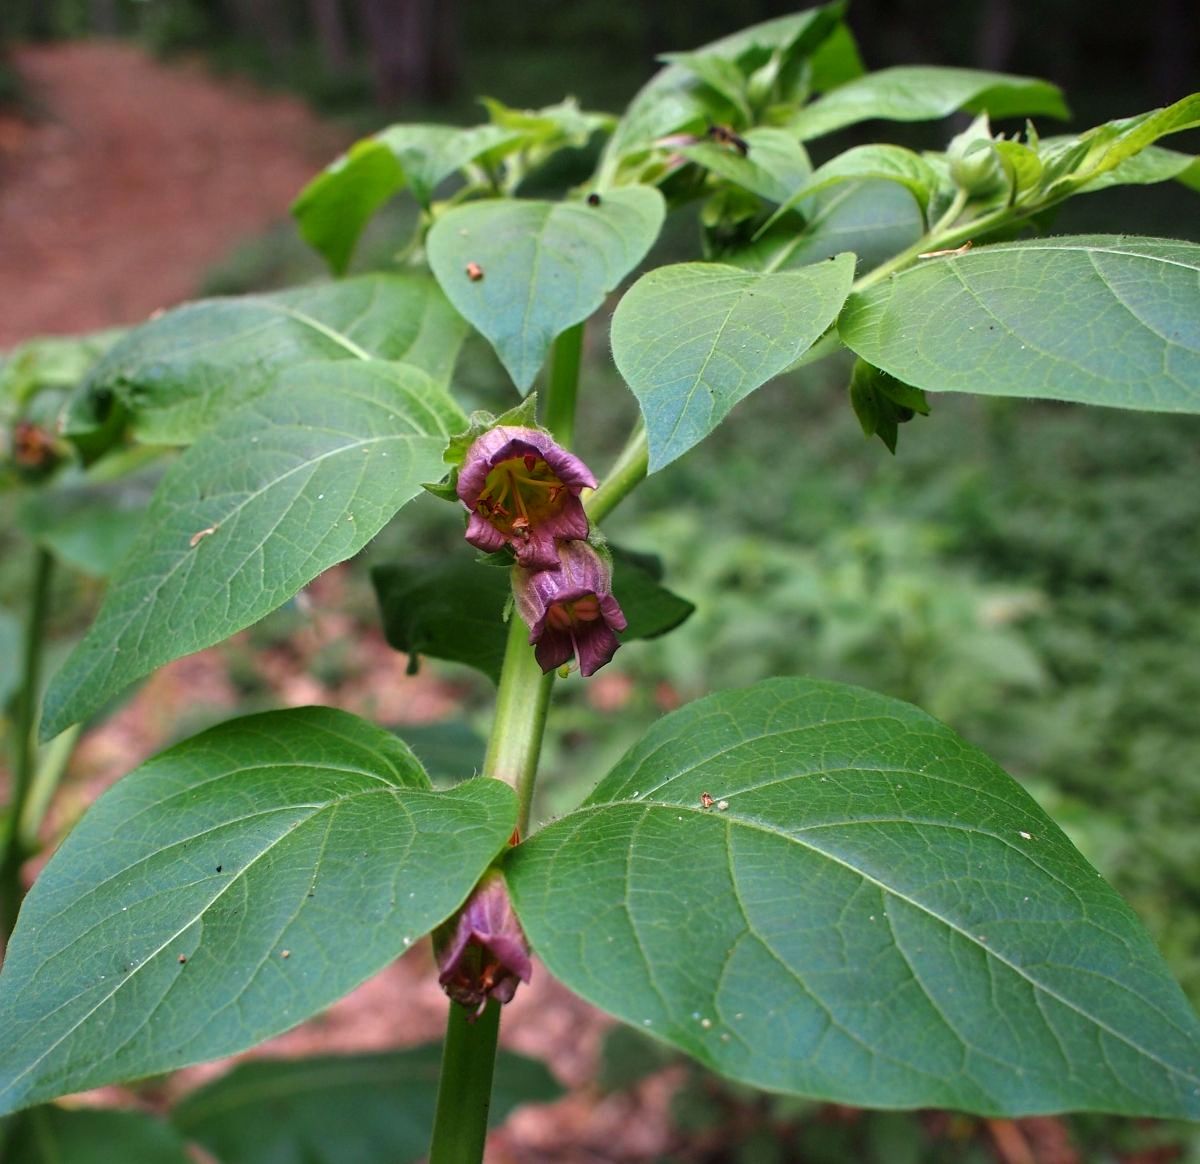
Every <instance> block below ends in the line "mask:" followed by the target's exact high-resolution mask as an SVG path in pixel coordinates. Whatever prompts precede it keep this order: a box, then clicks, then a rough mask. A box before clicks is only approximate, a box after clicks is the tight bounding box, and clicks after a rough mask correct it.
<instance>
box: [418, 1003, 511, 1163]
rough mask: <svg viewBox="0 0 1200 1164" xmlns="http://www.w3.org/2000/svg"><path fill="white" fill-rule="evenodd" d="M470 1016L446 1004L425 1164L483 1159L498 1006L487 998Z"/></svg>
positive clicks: (490, 1100) (466, 1010)
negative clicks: (480, 1011) (482, 1007)
mask: <svg viewBox="0 0 1200 1164" xmlns="http://www.w3.org/2000/svg"><path fill="white" fill-rule="evenodd" d="M473 1017H474V1016H473V1015H472V1013H471V1012H470V1011H469V1010H468V1009H467V1008H466V1007H465V1006H459V1005H458V1004H457V1003H451V1004H450V1018H449V1021H448V1022H447V1023H446V1042H445V1044H444V1045H443V1047H442V1075H441V1081H440V1082H439V1084H438V1097H437V1111H436V1113H435V1115H434V1117H433V1142H432V1144H431V1145H430V1148H429V1164H479V1161H481V1160H482V1159H483V1146H484V1143H485V1141H486V1140H487V1130H488V1108H489V1107H490V1106H491V1102H492V1075H493V1073H494V1071H495V1067H496V1039H497V1037H498V1035H499V1033H500V1004H499V1003H498V1002H496V1001H495V1000H494V999H492V1000H490V1001H489V1002H488V1004H487V1008H486V1009H485V1010H484V1012H483V1014H482V1015H480V1016H479V1018H478V1019H477V1020H476V1021H475V1022H472V1021H471V1019H472V1018H473Z"/></svg>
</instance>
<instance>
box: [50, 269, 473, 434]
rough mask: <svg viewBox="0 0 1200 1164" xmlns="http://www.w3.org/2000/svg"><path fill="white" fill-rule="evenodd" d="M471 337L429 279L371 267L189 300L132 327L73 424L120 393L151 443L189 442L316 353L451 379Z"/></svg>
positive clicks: (88, 421)
mask: <svg viewBox="0 0 1200 1164" xmlns="http://www.w3.org/2000/svg"><path fill="white" fill-rule="evenodd" d="M465 336H466V329H465V328H464V327H463V324H462V320H461V319H459V318H458V316H457V315H456V314H455V312H454V311H453V310H452V308H451V307H450V305H449V304H448V303H447V302H446V300H445V297H444V296H443V295H442V293H441V292H440V291H439V290H438V289H437V286H436V285H435V284H434V283H433V281H432V280H430V279H427V278H424V277H417V276H412V275H363V276H360V277H358V278H355V279H345V280H343V281H341V282H339V283H323V284H317V285H315V286H312V287H301V288H298V289H296V290H293V291H281V292H278V293H276V294H272V295H245V296H241V297H239V298H236V299H205V300H201V301H199V302H197V303H188V304H185V305H184V306H183V307H179V308H176V310H174V311H169V312H167V313H166V314H165V315H163V316H161V317H160V318H158V319H155V320H151V321H150V322H149V323H146V324H143V325H142V326H141V327H139V328H136V329H135V330H134V331H132V332H130V333H129V334H128V335H127V336H126V337H125V339H124V340H122V341H121V342H120V343H118V344H117V345H116V347H114V348H113V349H112V351H110V352H109V353H108V355H107V356H106V357H105V358H104V359H103V360H102V361H101V362H100V364H99V365H98V366H97V367H96V369H95V370H94V371H93V373H92V374H91V376H90V377H89V378H88V382H87V386H86V388H85V391H84V393H83V396H82V398H81V399H79V400H77V401H76V402H75V403H74V406H73V408H72V411H71V415H70V417H69V423H68V430H74V429H77V428H82V429H86V428H87V427H88V426H89V425H92V424H94V423H95V419H94V415H95V414H96V413H98V412H101V411H102V410H103V407H104V401H105V400H106V399H107V398H109V397H111V396H115V397H116V399H117V400H118V401H120V402H121V403H122V404H124V405H126V406H127V407H128V408H129V410H130V412H131V413H132V414H133V424H134V430H135V432H136V433H137V435H138V436H139V438H140V439H142V440H143V441H146V442H147V443H150V444H188V443H190V442H191V441H193V440H195V439H196V437H197V436H199V435H200V433H201V432H203V431H204V430H205V429H207V428H209V427H211V426H212V424H213V423H214V422H215V421H216V420H218V419H219V418H220V417H221V416H223V415H224V414H225V413H227V412H230V411H232V410H233V409H234V408H235V407H237V406H238V405H239V404H241V403H243V402H244V401H246V400H249V399H250V398H252V397H254V396H258V395H261V394H262V393H263V392H265V391H266V390H267V389H269V388H271V387H272V386H273V385H274V383H275V381H276V379H277V378H278V376H279V374H280V373H281V372H283V371H285V370H286V369H288V368H290V367H292V366H294V365H295V364H299V363H302V362H305V361H308V360H353V359H359V360H366V359H371V358H378V359H383V360H403V361H404V362H405V363H408V364H413V365H415V366H416V367H418V368H420V369H422V371H425V372H428V373H429V375H430V376H432V377H433V378H434V379H435V380H437V381H439V382H442V383H446V382H448V381H449V379H450V373H451V371H452V370H453V368H454V362H455V360H456V358H457V356H458V349H459V346H460V345H461V343H462V341H463V339H464V338H465Z"/></svg>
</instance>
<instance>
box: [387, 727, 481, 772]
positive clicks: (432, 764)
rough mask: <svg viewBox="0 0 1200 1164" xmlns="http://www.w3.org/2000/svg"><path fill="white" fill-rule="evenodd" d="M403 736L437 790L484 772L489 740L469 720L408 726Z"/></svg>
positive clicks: (403, 731)
mask: <svg viewBox="0 0 1200 1164" xmlns="http://www.w3.org/2000/svg"><path fill="white" fill-rule="evenodd" d="M401 735H402V738H403V740H404V742H405V743H406V744H407V745H408V746H409V747H410V748H412V750H413V755H414V756H416V757H417V759H418V760H420V761H421V763H422V765H423V766H424V768H425V771H426V772H428V773H429V779H430V780H431V781H432V782H433V786H434V787H435V788H446V787H449V786H450V785H452V784H461V783H462V782H463V781H464V780H469V779H470V778H471V777H472V776H474V775H476V774H478V773H479V772H481V771H482V770H483V757H484V753H485V752H486V751H487V740H485V739H484V738H483V736H481V735H480V734H479V733H478V732H477V731H476V730H475V729H474V728H473V727H471V725H470V724H469V723H467V722H466V720H462V719H452V720H445V721H443V722H440V723H406V724H405V725H404V727H403V730H402V732H401Z"/></svg>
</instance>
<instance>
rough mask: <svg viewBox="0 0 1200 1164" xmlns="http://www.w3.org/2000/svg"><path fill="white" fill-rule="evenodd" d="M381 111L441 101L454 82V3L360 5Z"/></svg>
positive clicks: (400, 0)
mask: <svg viewBox="0 0 1200 1164" xmlns="http://www.w3.org/2000/svg"><path fill="white" fill-rule="evenodd" d="M363 18H364V19H363V25H364V27H365V28H366V31H367V38H368V40H369V42H370V49H371V59H372V62H373V64H374V69H375V97H376V100H377V101H378V102H379V104H380V105H395V104H397V103H399V102H401V101H439V100H443V99H444V98H446V97H449V96H451V95H452V94H453V93H454V90H455V87H456V84H457V80H458V43H457V32H458V23H457V20H456V18H455V11H454V4H453V0H363Z"/></svg>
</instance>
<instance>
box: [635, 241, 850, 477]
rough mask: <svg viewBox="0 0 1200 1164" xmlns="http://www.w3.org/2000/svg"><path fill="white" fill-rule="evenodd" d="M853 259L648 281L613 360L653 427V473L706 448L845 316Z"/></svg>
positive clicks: (703, 266)
mask: <svg viewBox="0 0 1200 1164" xmlns="http://www.w3.org/2000/svg"><path fill="white" fill-rule="evenodd" d="M853 278H854V256H853V255H848V254H846V255H839V256H838V257H837V258H835V259H833V260H832V261H831V262H827V263H819V264H817V265H816V266H811V267H806V268H804V269H803V270H799V271H780V272H773V273H764V274H758V273H755V272H752V271H743V270H740V269H739V268H737V267H730V266H726V265H724V264H721V263H678V264H675V265H673V266H669V267H659V268H658V269H657V270H654V271H651V272H650V273H649V274H648V275H644V276H643V277H642V278H641V279H639V280H638V281H637V282H636V283H635V284H634V285H633V286H632V287H631V288H630V289H629V291H628V292H627V293H626V294H625V296H624V297H623V298H622V300H621V302H620V304H618V306H617V310H616V312H615V314H614V315H613V322H612V347H613V359H614V360H615V361H616V365H617V368H618V369H619V370H620V373H621V375H622V376H623V377H624V378H625V381H626V383H627V384H628V385H629V387H630V388H631V389H632V391H633V394H634V396H636V397H637V400H638V404H639V405H640V406H641V409H642V415H643V416H644V417H645V420H646V437H647V440H648V442H649V445H650V471H651V472H655V471H656V470H658V469H661V468H662V467H663V466H664V465H668V464H670V463H671V462H672V461H673V460H675V458H676V457H679V456H681V455H682V454H683V453H686V452H687V450H688V449H690V448H691V447H692V446H693V445H695V444H697V443H698V442H699V441H701V440H703V439H704V438H705V437H706V436H707V435H708V434H709V433H710V432H712V430H713V429H714V428H716V426H717V425H718V424H720V422H721V421H722V420H724V418H725V417H726V416H727V415H728V413H729V410H730V409H731V408H733V406H734V405H735V404H736V403H737V402H738V401H739V400H741V399H742V398H743V397H745V396H748V395H749V394H750V393H751V392H753V391H754V389H756V388H758V387H760V386H761V385H763V384H765V383H766V382H767V381H768V380H770V379H771V378H772V377H773V376H777V375H778V374H779V373H780V372H782V371H783V370H784V369H785V368H787V367H788V366H789V365H791V364H792V363H794V362H795V361H796V360H797V359H799V358H800V356H802V355H803V354H804V352H806V351H807V350H808V349H809V348H810V347H811V346H812V345H813V344H814V343H815V342H816V341H817V340H818V339H819V338H820V337H821V334H822V333H823V332H824V331H825V330H826V328H828V327H829V325H830V324H831V323H832V322H833V320H834V319H835V318H836V316H837V313H838V311H839V310H840V308H841V306H842V303H843V302H844V301H845V298H846V295H847V293H848V292H849V290H850V283H851V280H852V279H853Z"/></svg>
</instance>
